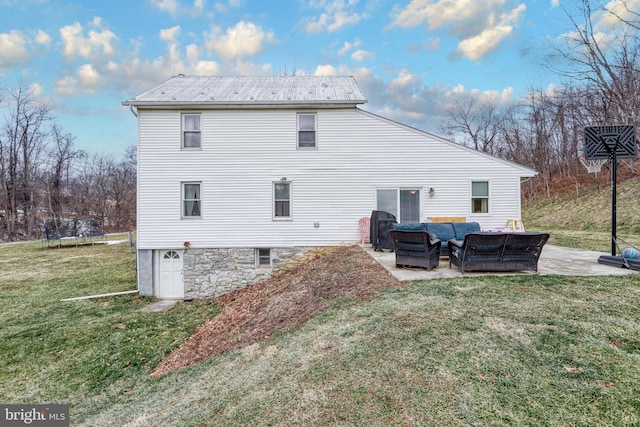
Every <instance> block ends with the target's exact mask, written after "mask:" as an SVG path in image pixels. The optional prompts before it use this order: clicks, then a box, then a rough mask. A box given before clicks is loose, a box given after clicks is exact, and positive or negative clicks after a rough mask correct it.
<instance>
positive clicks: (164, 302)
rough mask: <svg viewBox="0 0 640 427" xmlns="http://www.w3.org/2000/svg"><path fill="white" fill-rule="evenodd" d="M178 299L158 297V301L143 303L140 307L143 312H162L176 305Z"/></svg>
mask: <svg viewBox="0 0 640 427" xmlns="http://www.w3.org/2000/svg"><path fill="white" fill-rule="evenodd" d="M178 301H182V300H177V299H160V300H158V301H155V302H152V303H151V304H148V305H145V306H144V307H142V308H141V309H140V311H141V312H143V313H162V312H165V311H168V310H169V309H170V308H171V307H173V306H174V305H176V303H177V302H178Z"/></svg>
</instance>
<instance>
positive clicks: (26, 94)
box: [0, 85, 136, 242]
mask: <svg viewBox="0 0 640 427" xmlns="http://www.w3.org/2000/svg"><path fill="white" fill-rule="evenodd" d="M0 96H1V98H0V100H1V101H2V103H3V107H4V109H5V111H6V115H5V118H4V119H5V120H4V126H3V127H2V128H1V129H0V241H3V242H10V241H17V240H25V239H37V238H41V237H42V233H43V223H44V220H46V219H60V218H91V219H98V220H99V221H100V222H101V224H102V227H103V229H104V230H105V231H107V232H108V231H124V230H131V229H133V228H135V224H136V191H135V190H136V150H135V147H133V146H132V147H129V148H128V149H127V150H126V153H124V156H123V158H122V159H119V160H116V159H113V158H112V157H110V156H105V155H88V154H87V153H86V152H85V151H83V150H80V149H77V148H76V147H75V145H74V137H73V136H72V135H71V134H70V133H68V132H65V131H64V130H63V129H62V128H61V127H60V125H59V124H58V123H56V120H55V118H54V117H53V114H52V109H51V107H50V106H49V105H48V104H47V103H44V102H41V101H38V100H36V99H35V97H34V96H33V94H32V93H31V92H30V91H29V90H28V89H26V88H25V87H23V86H21V85H20V87H18V88H16V89H15V90H12V91H6V92H2V93H1V94H0Z"/></svg>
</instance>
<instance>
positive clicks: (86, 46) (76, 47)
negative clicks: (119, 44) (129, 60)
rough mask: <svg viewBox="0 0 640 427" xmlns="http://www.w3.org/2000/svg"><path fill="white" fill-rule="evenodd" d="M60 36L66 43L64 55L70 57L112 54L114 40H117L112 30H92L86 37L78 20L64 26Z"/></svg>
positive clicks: (64, 43)
mask: <svg viewBox="0 0 640 427" xmlns="http://www.w3.org/2000/svg"><path fill="white" fill-rule="evenodd" d="M60 37H61V38H62V43H63V45H64V55H65V56H66V57H68V58H75V57H82V58H89V57H93V56H95V55H97V54H99V53H102V54H105V55H112V54H113V53H114V52H115V50H114V48H113V45H112V41H114V40H117V37H116V35H115V34H114V33H112V32H111V31H110V30H103V31H95V30H91V31H89V35H88V36H86V37H85V36H84V35H83V28H82V25H80V24H79V23H78V22H74V23H73V24H72V25H66V26H64V27H62V28H61V29H60Z"/></svg>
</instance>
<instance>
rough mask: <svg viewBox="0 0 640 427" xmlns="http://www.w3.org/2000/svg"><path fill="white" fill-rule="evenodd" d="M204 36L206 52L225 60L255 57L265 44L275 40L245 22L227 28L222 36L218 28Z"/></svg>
mask: <svg viewBox="0 0 640 427" xmlns="http://www.w3.org/2000/svg"><path fill="white" fill-rule="evenodd" d="M206 36H207V40H206V42H205V45H206V47H207V50H208V52H209V53H211V52H215V53H217V54H218V55H219V56H220V57H221V58H223V59H226V60H231V59H235V58H239V57H242V56H246V55H250V56H251V55H256V54H258V53H260V52H261V51H262V50H263V49H264V45H265V43H268V42H272V41H273V40H274V39H275V36H274V34H273V33H272V32H270V31H265V30H263V29H262V28H261V27H259V26H257V25H255V24H254V23H252V22H245V21H240V22H238V23H237V24H236V25H235V26H234V27H231V28H227V30H226V32H225V33H224V34H221V30H220V28H218V27H214V28H212V29H211V32H210V33H209V34H207V35H206Z"/></svg>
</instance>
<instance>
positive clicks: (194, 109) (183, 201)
mask: <svg viewBox="0 0 640 427" xmlns="http://www.w3.org/2000/svg"><path fill="white" fill-rule="evenodd" d="M365 102H366V99H365V97H364V95H363V94H362V92H361V91H360V89H359V88H358V85H357V83H356V81H355V79H354V78H353V77H298V76H295V77H202V76H183V75H179V76H174V77H172V78H170V79H169V80H167V81H166V82H165V83H163V84H161V85H159V86H158V87H155V88H153V89H151V90H149V91H147V92H145V93H143V94H141V95H138V96H136V97H135V98H131V99H129V100H127V101H125V102H123V103H122V104H123V105H126V106H129V107H130V108H131V110H132V112H133V113H134V114H135V116H136V117H137V119H138V188H137V191H138V221H137V227H138V228H137V233H138V234H137V237H138V240H137V251H138V289H139V291H140V293H141V294H143V295H155V296H158V297H161V298H197V297H203V296H214V295H220V294H223V293H226V292H229V291H231V290H234V289H237V288H240V287H243V286H247V285H249V284H252V283H255V282H257V281H258V280H261V279H263V278H264V277H265V276H268V275H269V274H270V273H271V271H272V269H273V267H274V266H276V265H278V264H280V263H282V262H284V261H286V260H287V259H288V258H289V257H291V256H293V255H295V254H297V253H300V252H304V251H305V250H306V249H308V248H312V247H319V246H333V245H345V244H355V243H357V242H359V241H360V232H359V227H358V221H359V219H360V218H362V217H370V216H371V211H372V210H383V211H387V212H391V213H393V214H394V215H395V216H396V217H397V219H398V221H399V222H429V221H430V220H431V218H434V217H465V218H466V219H467V221H477V222H479V223H480V225H481V226H482V227H483V228H493V227H497V226H503V225H504V224H505V221H506V220H507V219H510V218H520V213H521V212H520V199H521V197H520V182H521V179H523V178H525V177H532V176H534V175H535V171H533V170H531V169H529V168H526V167H523V166H520V165H517V164H514V163H511V162H508V161H505V160H501V159H498V158H495V157H492V156H489V155H487V154H484V153H481V152H478V151H475V150H473V149H470V148H467V147H464V146H461V145H459V144H456V143H453V142H451V141H448V140H445V139H442V138H440V137H437V136H435V135H432V134H429V133H426V132H423V131H420V130H418V129H415V128H412V127H409V126H406V125H403V124H401V123H398V122H395V121H392V120H389V119H386V118H384V117H381V116H378V115H375V114H372V113H369V112H366V111H363V110H361V109H359V108H358V105H359V104H363V103H365Z"/></svg>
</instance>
